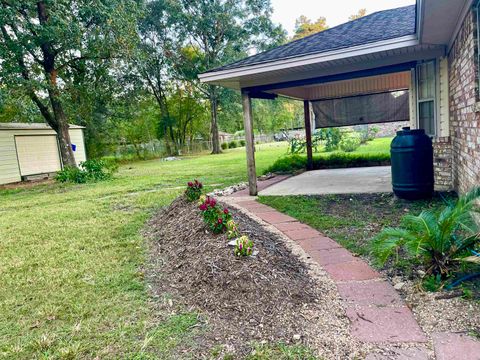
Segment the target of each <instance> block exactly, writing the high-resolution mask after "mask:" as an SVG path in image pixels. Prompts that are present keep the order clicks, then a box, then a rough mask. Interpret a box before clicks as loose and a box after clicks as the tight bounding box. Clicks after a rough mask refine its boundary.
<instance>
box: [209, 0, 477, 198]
mask: <svg viewBox="0 0 480 360" xmlns="http://www.w3.org/2000/svg"><path fill="white" fill-rule="evenodd" d="M479 18H480V16H479V2H478V1H472V0H417V4H416V5H412V6H407V7H402V8H398V9H391V10H386V11H380V12H377V13H374V14H371V15H368V16H365V17H363V18H360V19H357V20H354V21H351V22H348V23H345V24H342V25H339V26H336V27H334V28H331V29H328V30H326V31H323V32H321V33H318V34H315V35H312V36H309V37H306V38H303V39H300V40H297V41H293V42H290V43H288V44H285V45H283V46H280V47H277V48H274V49H272V50H269V51H266V52H264V53H260V54H256V55H253V56H250V57H248V58H246V59H243V60H240V61H237V62H235V63H233V64H229V65H226V66H223V67H221V68H218V69H214V70H212V71H210V72H207V73H204V74H201V75H200V79H201V81H203V82H206V83H210V84H217V85H221V86H225V87H229V88H233V89H238V90H241V91H242V99H243V106H244V119H245V121H244V123H245V130H246V134H247V136H246V137H247V154H248V164H249V166H248V170H249V181H250V192H251V193H252V194H255V193H256V179H255V175H254V174H255V159H254V155H253V154H254V150H253V146H251V144H252V141H249V138H250V137H252V136H251V132H250V128H251V127H252V113H251V99H253V98H263V99H273V98H275V97H276V96H278V95H280V96H288V97H290V98H294V99H298V100H302V101H304V106H305V120H306V121H305V124H306V133H307V139H308V137H309V132H310V125H309V124H310V112H311V110H310V109H313V112H314V113H315V122H316V125H317V127H322V126H323V127H326V126H339V125H340V126H345V125H359V124H369V123H377V122H380V120H381V119H383V120H386V119H388V121H392V122H394V121H405V120H407V121H410V123H411V126H413V127H417V128H423V129H425V130H426V132H427V133H428V134H430V135H431V136H432V138H433V142H434V153H435V154H434V157H435V158H434V163H435V182H436V188H437V189H455V190H458V191H460V192H464V191H466V190H468V189H470V188H471V187H473V186H475V185H478V184H479V183H480V86H479V79H480V77H479V72H480V66H479V54H480V51H479V38H480V37H479V29H480V26H478V25H477V24H478V20H479ZM334 109H337V110H338V109H342V110H341V111H340V112H338V111H337V110H334ZM352 109H353V110H354V111H352ZM352 114H353V115H354V117H353V120H352V118H351V116H352ZM355 116H356V117H355ZM253 121H254V120H253ZM249 145H250V146H249Z"/></svg>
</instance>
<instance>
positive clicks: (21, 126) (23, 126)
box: [0, 123, 85, 130]
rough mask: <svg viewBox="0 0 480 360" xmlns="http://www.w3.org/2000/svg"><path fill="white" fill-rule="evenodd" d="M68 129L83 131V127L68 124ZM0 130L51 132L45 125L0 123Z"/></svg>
mask: <svg viewBox="0 0 480 360" xmlns="http://www.w3.org/2000/svg"><path fill="white" fill-rule="evenodd" d="M69 126H70V129H85V127H84V126H79V125H72V124H70V125H69ZM0 130H52V128H51V127H50V126H49V125H47V124H45V123H0Z"/></svg>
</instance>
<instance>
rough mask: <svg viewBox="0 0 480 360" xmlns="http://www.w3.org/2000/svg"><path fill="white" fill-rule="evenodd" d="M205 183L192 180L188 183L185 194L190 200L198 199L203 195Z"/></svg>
mask: <svg viewBox="0 0 480 360" xmlns="http://www.w3.org/2000/svg"><path fill="white" fill-rule="evenodd" d="M202 188H203V185H202V183H201V182H199V181H198V180H195V181H193V182H192V181H190V182H188V184H187V189H186V190H185V196H186V197H187V200H188V201H189V202H193V201H197V200H198V199H200V196H202Z"/></svg>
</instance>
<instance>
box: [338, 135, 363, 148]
mask: <svg viewBox="0 0 480 360" xmlns="http://www.w3.org/2000/svg"><path fill="white" fill-rule="evenodd" d="M361 142H362V141H361V139H360V136H359V135H357V134H356V133H353V134H349V135H348V136H345V137H344V138H343V139H342V141H340V149H341V150H342V151H345V152H353V151H355V150H357V149H358V147H359V146H360V144H361Z"/></svg>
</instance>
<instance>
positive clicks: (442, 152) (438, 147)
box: [433, 137, 453, 191]
mask: <svg viewBox="0 0 480 360" xmlns="http://www.w3.org/2000/svg"><path fill="white" fill-rule="evenodd" d="M452 161H453V159H452V143H451V141H450V137H438V138H435V139H433V165H434V175H435V190H438V191H446V190H452V185H453V179H452Z"/></svg>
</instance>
